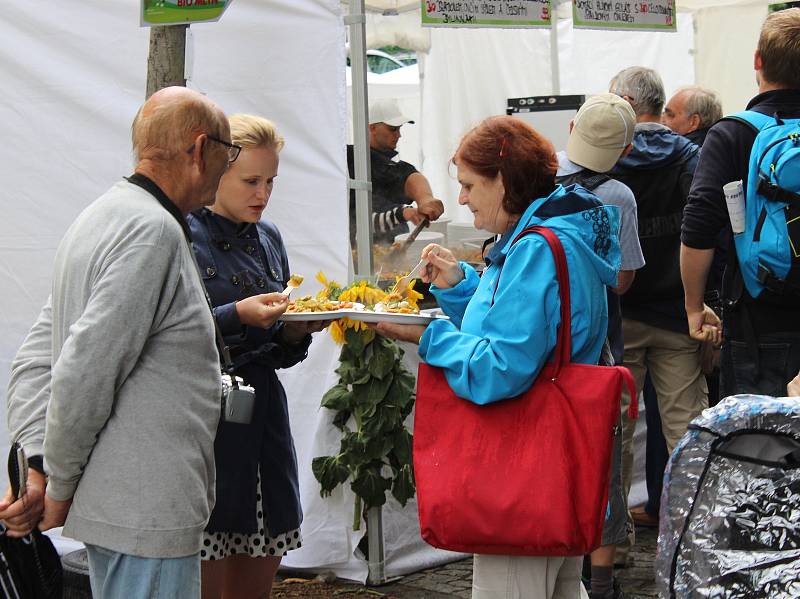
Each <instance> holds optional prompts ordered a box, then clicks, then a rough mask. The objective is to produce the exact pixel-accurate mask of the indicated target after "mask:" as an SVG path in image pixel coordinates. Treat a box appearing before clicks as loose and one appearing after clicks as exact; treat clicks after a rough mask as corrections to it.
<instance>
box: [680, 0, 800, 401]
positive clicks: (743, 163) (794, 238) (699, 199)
mask: <svg viewBox="0 0 800 599" xmlns="http://www.w3.org/2000/svg"><path fill="white" fill-rule="evenodd" d="M798 65H800V8H790V9H787V10H782V11H779V12H775V13H773V14H771V15H770V16H769V17H767V19H766V21H765V22H764V25H763V26H762V29H761V35H760V37H759V41H758V47H757V49H756V52H755V58H754V67H755V71H756V80H757V82H758V91H759V94H758V95H757V96H756V97H755V98H753V99H752V100H751V101H750V103H749V104H748V106H747V110H746V111H743V112H740V113H738V114H736V115H732V116H730V117H727V118H724V119H722V120H721V121H719V122H718V123H717V124H716V125H715V126H714V127H712V128H711V130H710V131H709V133H708V137H707V138H706V141H705V144H704V145H703V151H702V153H701V156H700V161H699V164H698V166H697V170H696V171H695V175H694V180H693V183H692V188H691V192H690V194H689V200H688V203H687V206H686V208H685V210H684V216H683V224H682V231H681V241H682V246H681V276H682V279H683V286H684V291H685V304H686V313H687V318H688V323H689V332H690V334H691V335H692V337H694V338H695V339H698V340H713V341H716V342H719V341H720V340H721V339H722V338H724V340H725V342H724V344H723V347H722V357H721V371H722V380H721V391H722V394H721V395H722V397H725V396H727V395H733V394H737V393H756V394H765V395H775V396H781V395H784V394H785V392H786V383H787V382H788V381H789V380H791V379H792V378H793V377H794V376H795V375H796V374H797V372H798V370H800V67H798ZM738 181H741V189H742V191H743V195H744V199H743V202H741V203H739V205H738V207H739V209H742V208H743V211H742V212H738V211H737V210H736V207H737V204H736V202H735V193H732V192H729V198H728V199H729V201H730V202H731V203H730V204H729V203H727V202H726V197H725V192H723V186H726V189H731V188H736V187H737V185H736V184H737V182H738ZM728 184H732V185H730V186H729V185H728ZM729 206H732V207H733V209H732V210H731V211H730V214H729ZM732 223H733V224H732ZM723 229H724V230H727V231H728V234H729V238H730V239H731V241H732V244H733V249H735V251H730V252H729V254H728V255H729V260H728V265H727V268H726V272H725V278H724V281H723V300H724V302H723V319H724V334H722V333H723V330H722V327H721V325H720V321H719V319H718V318H717V317H716V315H715V314H714V312H713V311H712V310H711V309H710V308H709V307H708V306H706V305H705V304H704V303H703V293H704V291H705V288H706V280H707V278H708V272H709V268H710V265H711V261H712V258H713V254H714V244H715V241H716V237H717V234H718V233H719V232H720V231H721V230H723Z"/></svg>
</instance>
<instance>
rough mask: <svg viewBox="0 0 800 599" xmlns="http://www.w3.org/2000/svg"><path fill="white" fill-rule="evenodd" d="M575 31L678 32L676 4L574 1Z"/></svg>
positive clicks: (649, 0)
mask: <svg viewBox="0 0 800 599" xmlns="http://www.w3.org/2000/svg"><path fill="white" fill-rule="evenodd" d="M572 22H573V25H574V26H575V28H576V29H636V30H650V31H676V30H677V23H676V21H675V0H647V1H639V2H634V1H633V0H572Z"/></svg>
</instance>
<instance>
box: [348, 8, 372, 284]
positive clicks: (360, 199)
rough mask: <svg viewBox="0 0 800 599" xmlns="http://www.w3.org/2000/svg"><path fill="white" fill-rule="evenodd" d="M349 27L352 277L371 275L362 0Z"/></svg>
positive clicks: (352, 13) (364, 44)
mask: <svg viewBox="0 0 800 599" xmlns="http://www.w3.org/2000/svg"><path fill="white" fill-rule="evenodd" d="M344 22H345V23H346V24H347V25H348V26H349V27H350V67H351V69H350V73H351V75H352V85H351V92H352V94H353V98H352V99H353V159H354V160H353V163H354V164H353V170H354V172H353V174H354V175H355V180H351V181H349V185H350V189H355V194H356V248H357V250H358V263H357V264H356V277H357V278H365V279H366V278H369V277H371V276H372V182H371V179H372V178H371V175H370V162H369V133H368V130H367V123H368V122H369V120H368V116H367V59H366V56H367V42H366V38H367V34H366V26H365V24H366V16H365V14H364V0H351V1H350V13H349V14H348V15H347V16H346V17H345V18H344Z"/></svg>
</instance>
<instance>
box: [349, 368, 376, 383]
mask: <svg viewBox="0 0 800 599" xmlns="http://www.w3.org/2000/svg"><path fill="white" fill-rule="evenodd" d="M353 372H354V374H353V380H352V381H351V384H353V385H365V384H367V383H369V382H370V380H371V379H372V376H371V375H370V373H369V372H364V371H361V370H358V369H355V368H354V369H353Z"/></svg>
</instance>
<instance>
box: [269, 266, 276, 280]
mask: <svg viewBox="0 0 800 599" xmlns="http://www.w3.org/2000/svg"><path fill="white" fill-rule="evenodd" d="M270 272H272V278H274V279H277V278H278V271H276V270H275V269H274V268H270Z"/></svg>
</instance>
